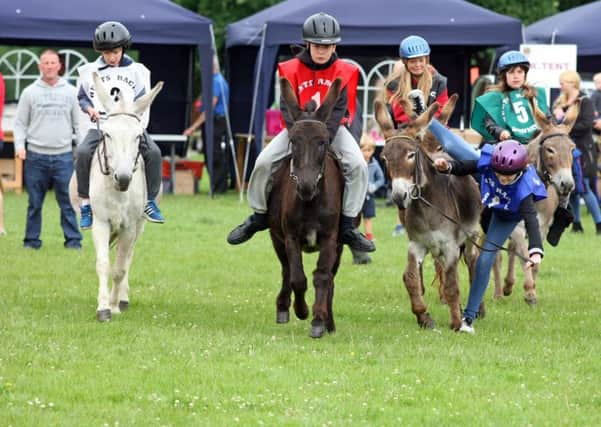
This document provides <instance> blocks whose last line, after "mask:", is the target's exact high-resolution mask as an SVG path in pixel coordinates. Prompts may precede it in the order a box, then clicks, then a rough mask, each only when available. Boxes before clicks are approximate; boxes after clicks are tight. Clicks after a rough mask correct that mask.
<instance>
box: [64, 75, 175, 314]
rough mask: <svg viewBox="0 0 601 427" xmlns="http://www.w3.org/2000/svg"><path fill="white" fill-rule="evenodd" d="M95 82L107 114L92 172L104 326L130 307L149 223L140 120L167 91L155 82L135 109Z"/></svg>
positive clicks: (73, 187)
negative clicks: (132, 279)
mask: <svg viewBox="0 0 601 427" xmlns="http://www.w3.org/2000/svg"><path fill="white" fill-rule="evenodd" d="M93 77H94V85H95V87H96V92H97V95H98V99H99V100H100V102H101V103H102V105H103V106H104V107H105V109H106V111H107V115H106V119H105V120H103V121H102V122H101V126H100V130H101V131H102V139H101V141H100V143H99V145H98V148H97V149H96V153H95V154H94V158H93V160H92V166H91V169H90V204H91V205H92V212H93V213H94V223H93V225H92V236H93V238H94V247H95V248H96V273H97V274H98V308H97V309H96V317H97V319H98V320H99V321H100V322H105V321H109V320H111V314H112V313H115V314H117V313H120V312H121V311H123V310H126V309H127V307H128V305H129V295H128V294H129V283H128V275H129V268H130V266H131V262H132V259H133V253H134V246H135V244H136V240H137V239H138V237H140V235H141V234H142V232H143V231H144V223H145V219H144V217H143V211H144V204H145V203H146V178H145V175H144V161H143V160H142V158H141V155H140V152H139V148H138V146H139V142H140V138H143V134H144V127H143V126H142V123H141V121H140V117H141V115H142V113H144V112H145V111H146V110H147V109H148V108H150V105H151V104H152V101H154V98H155V97H156V96H157V95H158V93H159V92H160V91H161V89H162V88H163V82H159V83H157V85H156V86H155V87H154V88H152V90H151V91H150V92H149V93H147V94H145V95H143V96H141V97H140V98H138V99H137V100H136V101H135V102H134V103H133V104H132V103H127V102H126V101H125V100H123V98H121V99H120V101H119V102H117V103H115V102H114V101H113V100H112V97H110V96H109V94H108V92H107V90H106V88H105V87H104V85H103V83H102V81H101V80H100V78H99V77H98V75H97V74H96V73H94V76H93ZM74 176H75V175H74ZM74 181H75V180H74V179H73V180H72V185H71V196H72V200H74V198H73V191H74V189H75V188H76V186H75V185H73V184H74ZM75 193H76V192H75ZM113 244H116V246H117V249H116V250H117V253H116V257H115V262H114V265H113V271H112V277H113V287H112V289H111V291H110V294H109V287H108V280H109V273H110V268H111V266H110V258H109V256H110V253H109V252H110V248H111V246H112V245H113Z"/></svg>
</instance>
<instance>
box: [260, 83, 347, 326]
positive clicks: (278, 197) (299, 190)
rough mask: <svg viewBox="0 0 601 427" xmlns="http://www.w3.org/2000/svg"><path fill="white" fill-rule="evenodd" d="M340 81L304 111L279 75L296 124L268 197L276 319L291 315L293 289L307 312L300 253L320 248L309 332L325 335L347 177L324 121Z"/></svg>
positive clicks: (301, 314) (297, 305)
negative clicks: (277, 282) (278, 285)
mask: <svg viewBox="0 0 601 427" xmlns="http://www.w3.org/2000/svg"><path fill="white" fill-rule="evenodd" d="M340 86H341V80H340V79H337V80H335V81H334V83H332V86H331V87H330V90H329V91H328V94H327V96H326V98H325V100H324V102H323V104H322V105H321V106H320V107H319V108H318V109H317V110H316V109H315V108H316V105H315V103H314V102H313V101H311V102H309V103H308V104H307V105H306V106H305V110H304V111H303V110H301V108H300V107H299V105H298V101H297V99H296V96H295V94H294V91H293V89H292V87H291V86H290V83H289V82H288V80H286V79H281V80H280V87H281V91H282V97H283V99H284V101H285V103H286V107H287V108H288V110H289V111H290V113H291V116H292V118H293V119H294V122H295V123H294V125H293V126H292V127H291V128H290V129H288V134H289V138H290V145H291V150H292V156H291V158H290V159H289V160H288V161H285V162H284V164H283V166H282V167H281V168H280V169H279V170H278V171H277V172H276V173H275V175H274V178H273V189H272V191H271V193H270V194H271V196H270V199H269V226H270V234H271V240H272V242H273V247H274V248H275V251H276V253H277V256H278V258H279V260H280V263H281V264H282V289H281V290H280V293H279V294H278V297H277V300H276V310H277V313H276V321H277V323H287V322H288V321H289V320H290V314H289V308H290V302H291V301H290V300H291V293H292V292H294V312H295V313H296V316H297V317H298V318H299V319H306V318H307V317H308V315H309V308H308V306H307V303H306V302H305V292H306V291H307V277H306V276H305V272H304V269H303V259H302V252H303V251H304V252H315V251H319V257H318V260H317V268H316V269H315V271H314V272H313V285H314V287H315V304H314V305H313V321H312V322H311V333H310V335H311V337H313V338H320V337H322V336H323V334H324V333H325V331H326V330H327V331H328V332H334V331H335V330H336V326H335V324H334V314H333V311H332V300H333V299H334V277H335V276H336V272H337V270H338V266H339V265H340V255H341V254H342V244H341V243H340V242H339V239H338V227H339V221H340V214H341V209H342V192H343V189H344V178H343V176H342V171H341V169H340V166H339V164H338V162H337V160H336V159H335V158H334V157H333V155H332V154H331V153H330V151H329V150H328V145H329V143H330V137H329V134H328V130H327V128H326V123H327V122H328V119H329V117H330V114H331V112H332V110H333V108H334V106H335V104H336V100H337V99H338V96H339V95H340Z"/></svg>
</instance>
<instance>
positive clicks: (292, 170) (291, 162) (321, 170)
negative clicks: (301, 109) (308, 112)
mask: <svg viewBox="0 0 601 427" xmlns="http://www.w3.org/2000/svg"><path fill="white" fill-rule="evenodd" d="M297 123H319V124H320V125H322V126H324V127H326V124H325V123H324V122H321V121H319V120H315V119H301V120H297V121H296V122H295V124H297ZM288 144H290V142H288ZM325 167H326V162H325V157H324V160H323V161H322V162H321V165H320V168H319V173H318V174H317V181H316V183H315V184H316V185H317V183H319V181H320V180H321V178H323V175H324V171H325ZM290 178H292V180H293V181H294V182H298V175H296V174H295V173H294V157H293V156H292V157H290Z"/></svg>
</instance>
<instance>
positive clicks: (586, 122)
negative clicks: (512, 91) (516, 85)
mask: <svg viewBox="0 0 601 427" xmlns="http://www.w3.org/2000/svg"><path fill="white" fill-rule="evenodd" d="M580 82H581V80H580V75H579V74H578V73H577V72H576V71H564V72H563V73H561V74H560V75H559V85H560V88H561V93H560V95H559V97H558V98H557V100H556V101H555V102H554V104H553V114H554V115H555V118H556V119H557V121H559V122H561V121H562V120H563V118H564V116H565V112H566V111H567V109H568V107H569V106H570V105H572V104H573V103H574V102H576V101H577V100H580V112H579V113H578V117H577V118H576V122H575V123H574V127H573V128H572V130H571V132H570V137H571V138H572V140H573V141H574V143H575V144H576V148H577V150H575V151H574V158H575V160H576V162H577V164H575V168H574V169H575V170H576V171H577V170H578V169H579V168H580V169H581V171H582V177H580V176H578V174H577V173H576V174H575V175H574V180H575V182H576V188H575V189H574V191H573V192H572V194H571V195H570V206H571V208H572V212H573V214H574V224H573V226H572V231H576V232H582V231H584V230H583V228H582V223H581V222H580V197H582V198H583V199H584V201H585V203H586V207H587V209H588V210H589V212H590V214H591V215H592V217H593V220H594V221H595V224H596V227H597V234H601V210H600V209H599V204H598V203H597V199H596V197H595V194H594V193H593V192H592V190H591V186H590V181H591V178H594V176H595V175H596V173H597V150H596V147H595V143H594V141H593V121H594V119H595V108H594V106H593V103H592V102H591V100H590V99H589V98H587V97H586V95H585V94H584V93H582V92H581V91H580Z"/></svg>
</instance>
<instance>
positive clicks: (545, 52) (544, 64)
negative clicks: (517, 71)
mask: <svg viewBox="0 0 601 427" xmlns="http://www.w3.org/2000/svg"><path fill="white" fill-rule="evenodd" d="M520 52H522V53H523V54H524V55H526V57H527V58H528V60H529V61H530V71H528V83H530V84H533V85H535V86H541V87H545V88H547V89H549V88H559V75H560V74H561V73H563V72H564V71H567V70H572V71H576V63H577V53H578V47H577V46H576V45H575V44H523V45H520Z"/></svg>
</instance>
